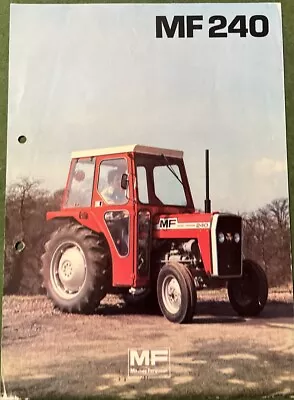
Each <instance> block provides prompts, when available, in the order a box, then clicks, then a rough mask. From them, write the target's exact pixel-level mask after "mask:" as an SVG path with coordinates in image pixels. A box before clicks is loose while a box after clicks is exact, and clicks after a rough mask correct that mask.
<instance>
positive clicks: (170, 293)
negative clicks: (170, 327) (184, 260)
mask: <svg viewBox="0 0 294 400" xmlns="http://www.w3.org/2000/svg"><path fill="white" fill-rule="evenodd" d="M157 299H158V303H159V307H160V309H161V312H162V314H163V315H164V316H165V317H166V318H167V319H168V320H169V321H171V322H175V323H179V324H181V323H190V322H191V321H192V319H193V316H194V312H195V308H196V301H197V294H196V287H195V284H194V280H193V278H192V276H191V274H190V272H189V270H188V269H187V268H186V267H185V266H184V265H182V264H180V263H171V264H166V265H164V266H163V267H162V269H161V270H160V272H159V274H158V278H157Z"/></svg>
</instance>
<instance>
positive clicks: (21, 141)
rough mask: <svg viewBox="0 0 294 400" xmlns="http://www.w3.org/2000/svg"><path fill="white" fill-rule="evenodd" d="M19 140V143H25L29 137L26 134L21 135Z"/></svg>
mask: <svg viewBox="0 0 294 400" xmlns="http://www.w3.org/2000/svg"><path fill="white" fill-rule="evenodd" d="M17 140H18V143H21V144H24V143H25V142H26V141H27V138H26V136H24V135H20V136H19V137H18V139H17Z"/></svg>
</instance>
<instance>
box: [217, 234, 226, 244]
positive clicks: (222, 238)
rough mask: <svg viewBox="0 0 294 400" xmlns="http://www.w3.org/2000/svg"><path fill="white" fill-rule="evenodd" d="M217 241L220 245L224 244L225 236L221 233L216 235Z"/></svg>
mask: <svg viewBox="0 0 294 400" xmlns="http://www.w3.org/2000/svg"><path fill="white" fill-rule="evenodd" d="M218 241H219V242H220V243H224V241H225V235H224V234H223V233H222V232H221V233H219V234H218Z"/></svg>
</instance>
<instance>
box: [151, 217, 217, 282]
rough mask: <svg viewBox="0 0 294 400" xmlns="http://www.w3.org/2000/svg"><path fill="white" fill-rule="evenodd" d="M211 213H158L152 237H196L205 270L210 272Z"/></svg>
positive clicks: (209, 273)
mask: <svg viewBox="0 0 294 400" xmlns="http://www.w3.org/2000/svg"><path fill="white" fill-rule="evenodd" d="M211 221H212V215H211V214H204V213H202V214H200V213H199V214H198V213H194V214H180V215H179V214H171V215H159V216H157V217H156V218H155V219H154V228H153V237H154V239H197V241H198V246H199V250H200V253H201V257H202V261H203V265H204V268H205V272H206V273H207V274H208V275H211V274H212V258H211V233H210V231H211Z"/></svg>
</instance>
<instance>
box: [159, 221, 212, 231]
mask: <svg viewBox="0 0 294 400" xmlns="http://www.w3.org/2000/svg"><path fill="white" fill-rule="evenodd" d="M209 228H210V222H178V219H177V218H160V220H159V222H158V224H156V225H155V229H156V230H162V229H164V230H166V229H209Z"/></svg>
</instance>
